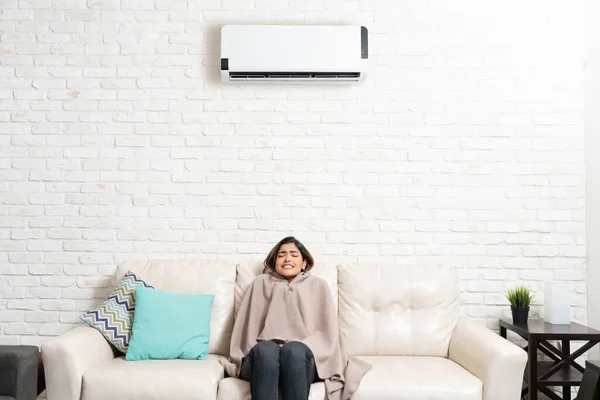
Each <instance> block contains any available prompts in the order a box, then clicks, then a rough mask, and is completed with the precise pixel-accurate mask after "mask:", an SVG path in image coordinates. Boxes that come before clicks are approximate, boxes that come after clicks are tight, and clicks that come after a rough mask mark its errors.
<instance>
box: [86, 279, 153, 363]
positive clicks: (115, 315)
mask: <svg viewBox="0 0 600 400" xmlns="http://www.w3.org/2000/svg"><path fill="white" fill-rule="evenodd" d="M119 280H120V282H119V284H118V285H117V287H116V288H115V290H113V292H112V293H111V294H110V296H108V298H107V299H106V301H104V302H103V303H102V304H101V305H99V306H98V307H96V308H93V309H91V310H89V311H87V312H86V313H84V314H83V315H81V316H80V317H79V318H80V319H81V320H82V321H83V322H85V323H86V324H88V325H89V326H91V327H92V328H94V329H96V330H98V332H100V333H101V334H102V336H104V338H105V339H106V340H108V342H109V343H110V344H112V345H113V346H115V347H116V348H117V349H118V350H119V351H121V352H122V353H127V350H128V348H129V341H130V340H131V330H132V328H133V317H134V314H135V302H136V289H137V288H138V287H147V286H148V284H147V283H146V282H144V281H143V280H142V279H140V278H139V277H138V276H136V275H135V274H134V273H132V272H130V271H128V272H127V273H126V274H125V275H124V276H123V277H122V278H120V279H119Z"/></svg>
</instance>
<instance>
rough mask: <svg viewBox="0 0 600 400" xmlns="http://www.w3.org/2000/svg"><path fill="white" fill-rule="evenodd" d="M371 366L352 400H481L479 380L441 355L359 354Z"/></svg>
mask: <svg viewBox="0 0 600 400" xmlns="http://www.w3.org/2000/svg"><path fill="white" fill-rule="evenodd" d="M358 358H360V359H361V360H364V361H366V362H368V363H370V364H371V365H373V368H372V369H371V370H370V371H369V372H367V374H366V375H365V376H364V377H363V379H362V381H361V383H360V385H359V387H358V390H357V391H356V392H355V393H354V395H353V396H352V400H373V399H377V400H481V398H482V386H483V385H482V383H481V381H480V380H479V379H478V378H476V377H475V376H474V375H472V374H471V373H470V372H468V371H467V370H465V369H464V368H462V367H461V366H460V365H458V364H456V363H455V362H453V361H450V360H449V359H447V358H443V357H411V356H359V357H358Z"/></svg>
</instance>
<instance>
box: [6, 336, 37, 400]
mask: <svg viewBox="0 0 600 400" xmlns="http://www.w3.org/2000/svg"><path fill="white" fill-rule="evenodd" d="M38 354H39V349H38V348H37V347H36V346H0V396H10V397H14V398H15V399H16V400H35V398H36V396H37V378H38Z"/></svg>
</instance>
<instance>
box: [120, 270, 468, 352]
mask: <svg viewBox="0 0 600 400" xmlns="http://www.w3.org/2000/svg"><path fill="white" fill-rule="evenodd" d="M127 271H132V272H134V273H136V274H137V275H138V276H139V277H140V278H141V279H143V280H144V281H146V282H147V283H148V284H149V285H152V286H154V287H155V288H156V289H159V290H165V291H173V292H179V293H197V294H202V293H211V294H215V301H214V304H213V311H212V317H211V341H210V345H209V352H210V353H211V354H225V355H226V354H229V342H230V340H231V331H232V329H233V322H234V319H235V316H236V315H237V311H238V309H239V306H240V303H241V300H242V297H243V295H244V293H245V292H246V290H247V289H248V287H249V285H250V284H251V283H252V280H253V279H254V278H255V277H256V276H258V275H259V274H261V273H262V272H263V266H262V263H261V262H260V261H253V260H249V261H245V262H241V263H235V262H233V261H226V260H142V261H127V262H124V263H122V264H120V265H119V266H118V267H117V271H116V274H115V276H116V278H117V282H118V281H119V280H120V279H121V278H123V276H124V275H125V274H126V273H127ZM312 274H313V275H315V276H318V277H320V278H323V279H324V280H325V282H327V284H328V285H329V288H330V290H331V294H332V298H333V302H334V305H335V307H336V309H337V311H338V317H339V324H340V329H341V331H342V333H343V335H344V339H345V346H346V349H347V351H348V352H349V353H350V354H354V355H422V356H446V355H447V353H448V344H449V341H450V336H451V334H452V331H453V329H454V327H455V325H456V322H457V320H458V314H459V312H458V307H459V287H458V280H457V277H456V275H455V273H454V271H453V270H452V269H451V268H445V267H417V266H415V267H401V266H397V265H393V264H382V263H379V264H339V265H336V264H323V265H315V267H314V269H313V271H312Z"/></svg>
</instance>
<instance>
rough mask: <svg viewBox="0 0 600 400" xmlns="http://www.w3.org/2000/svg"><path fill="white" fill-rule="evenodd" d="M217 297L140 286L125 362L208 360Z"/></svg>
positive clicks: (137, 292) (137, 291)
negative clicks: (211, 321) (214, 303)
mask: <svg viewBox="0 0 600 400" xmlns="http://www.w3.org/2000/svg"><path fill="white" fill-rule="evenodd" d="M214 298H215V296H214V295H213V294H181V293H171V292H165V291H162V290H157V289H151V288H145V287H138V288H137V290H136V306H135V316H134V320H133V329H132V334H131V340H130V342H129V349H128V350H127V354H126V356H125V359H126V360H127V361H137V360H153V359H154V360H172V359H176V358H182V359H187V360H204V359H206V358H207V356H208V344H209V342H210V318H211V312H212V305H213V301H214Z"/></svg>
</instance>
